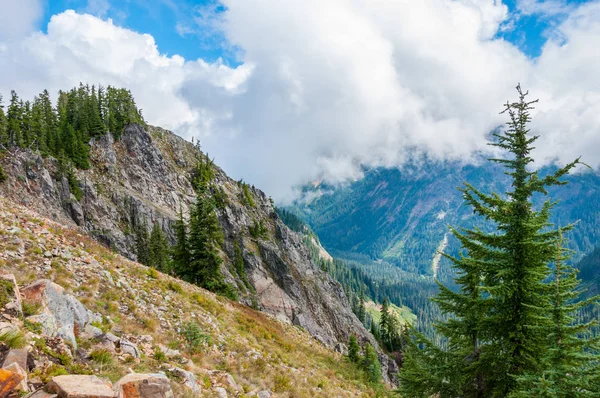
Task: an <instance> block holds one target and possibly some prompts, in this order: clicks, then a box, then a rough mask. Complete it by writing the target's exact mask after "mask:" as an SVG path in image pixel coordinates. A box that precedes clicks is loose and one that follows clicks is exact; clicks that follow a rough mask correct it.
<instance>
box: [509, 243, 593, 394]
mask: <svg viewBox="0 0 600 398" xmlns="http://www.w3.org/2000/svg"><path fill="white" fill-rule="evenodd" d="M569 257H570V251H569V250H567V249H565V248H564V243H563V239H562V234H561V238H560V239H559V242H558V243H557V248H556V261H555V267H554V275H553V283H551V284H549V286H548V290H549V294H548V297H547V301H546V302H545V303H544V304H546V305H549V306H550V307H551V312H550V316H551V323H550V325H549V327H548V328H547V329H546V330H543V332H544V334H545V335H546V336H547V337H548V349H547V351H546V352H545V358H544V359H545V363H544V368H545V370H544V371H543V372H541V374H539V373H527V374H525V375H524V376H522V377H520V378H519V389H518V390H517V391H516V392H515V393H513V394H512V395H511V397H515V398H516V397H519V398H521V397H522V398H524V397H530V396H531V394H532V393H535V396H539V397H561V398H563V397H564V398H576V397H598V396H600V386H599V385H598V383H597V375H598V374H599V373H600V367H599V365H598V356H597V352H598V350H599V348H600V346H599V345H598V337H595V338H594V337H591V336H592V329H593V328H595V327H597V326H598V319H594V320H592V321H590V322H587V323H582V322H580V321H578V320H577V317H578V315H579V314H580V313H581V311H582V310H583V309H585V308H586V307H587V306H589V305H592V304H595V305H597V304H598V301H599V300H600V296H594V297H591V298H589V299H586V300H581V294H582V293H583V292H582V291H581V290H579V284H580V281H579V280H578V278H577V270H575V269H574V268H573V267H570V266H569V265H567V264H566V261H567V260H568V259H569Z"/></svg>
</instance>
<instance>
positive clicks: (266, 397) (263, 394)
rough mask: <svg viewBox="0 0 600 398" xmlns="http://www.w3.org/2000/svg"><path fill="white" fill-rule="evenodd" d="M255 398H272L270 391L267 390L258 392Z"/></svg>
mask: <svg viewBox="0 0 600 398" xmlns="http://www.w3.org/2000/svg"><path fill="white" fill-rule="evenodd" d="M256 396H257V397H258V398H271V397H272V396H273V393H271V391H269V390H263V391H259V392H258V394H256Z"/></svg>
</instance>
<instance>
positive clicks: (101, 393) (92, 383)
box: [47, 375, 115, 398]
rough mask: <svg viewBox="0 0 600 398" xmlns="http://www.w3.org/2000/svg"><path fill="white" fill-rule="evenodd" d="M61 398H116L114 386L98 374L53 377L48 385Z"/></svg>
mask: <svg viewBox="0 0 600 398" xmlns="http://www.w3.org/2000/svg"><path fill="white" fill-rule="evenodd" d="M47 389H48V390H49V391H50V392H54V393H56V394H58V396H60V397H61V398H114V397H115V393H114V391H113V389H112V386H110V385H108V384H106V383H105V382H104V381H102V380H101V379H99V378H98V377H96V376H85V375H66V376H56V377H53V378H52V380H51V381H50V383H48V385H47Z"/></svg>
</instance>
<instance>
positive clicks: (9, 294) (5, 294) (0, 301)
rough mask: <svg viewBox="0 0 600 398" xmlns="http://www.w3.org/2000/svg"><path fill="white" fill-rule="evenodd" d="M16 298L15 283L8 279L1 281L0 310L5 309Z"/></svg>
mask: <svg viewBox="0 0 600 398" xmlns="http://www.w3.org/2000/svg"><path fill="white" fill-rule="evenodd" d="M14 297H15V289H14V286H13V283H12V282H11V281H9V280H6V279H0V309H3V308H4V307H5V306H6V304H8V303H10V302H11V300H13V298H14Z"/></svg>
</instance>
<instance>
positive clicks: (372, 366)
mask: <svg viewBox="0 0 600 398" xmlns="http://www.w3.org/2000/svg"><path fill="white" fill-rule="evenodd" d="M362 365H363V369H364V370H365V372H366V373H367V377H368V379H369V381H370V382H371V383H379V382H380V381H381V376H382V373H381V364H380V363H379V358H378V356H377V351H375V348H373V346H372V345H371V344H368V343H367V345H366V346H365V355H364V357H363V359H362Z"/></svg>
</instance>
